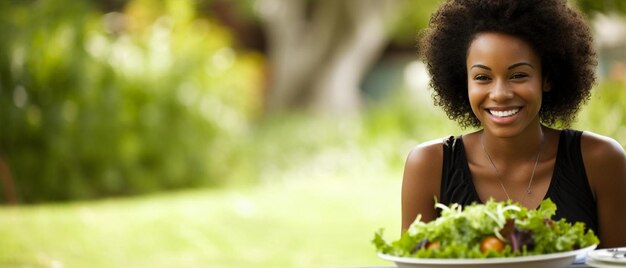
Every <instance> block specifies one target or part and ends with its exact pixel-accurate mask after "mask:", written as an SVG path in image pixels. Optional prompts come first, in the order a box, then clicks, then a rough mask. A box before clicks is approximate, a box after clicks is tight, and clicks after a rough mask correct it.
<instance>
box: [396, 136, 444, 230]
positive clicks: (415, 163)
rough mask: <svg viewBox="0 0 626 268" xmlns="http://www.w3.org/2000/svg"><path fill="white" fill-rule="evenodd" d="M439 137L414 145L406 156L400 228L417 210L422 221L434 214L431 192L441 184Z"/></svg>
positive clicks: (441, 157) (404, 225)
mask: <svg viewBox="0 0 626 268" xmlns="http://www.w3.org/2000/svg"><path fill="white" fill-rule="evenodd" d="M442 162H443V140H435V141H431V142H427V143H424V144H421V145H419V146H417V147H415V148H414V149H413V150H412V151H411V153H409V156H408V157H407V160H406V165H405V167H404V176H403V178H402V231H406V230H407V229H408V228H409V226H410V225H411V223H413V221H414V220H415V218H416V217H417V215H418V214H421V215H422V221H425V222H428V221H431V220H433V219H435V218H436V216H437V212H436V210H435V202H434V198H435V196H437V197H438V196H439V190H440V188H441V168H442V164H443V163H442Z"/></svg>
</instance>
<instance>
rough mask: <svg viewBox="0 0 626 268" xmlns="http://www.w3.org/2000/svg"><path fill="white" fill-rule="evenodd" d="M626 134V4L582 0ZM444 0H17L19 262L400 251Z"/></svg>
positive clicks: (195, 261) (219, 262) (438, 118)
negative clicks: (406, 188) (405, 175)
mask: <svg viewBox="0 0 626 268" xmlns="http://www.w3.org/2000/svg"><path fill="white" fill-rule="evenodd" d="M569 3H570V4H572V5H574V6H577V7H579V8H581V9H582V10H583V11H584V12H585V14H586V15H587V18H588V20H589V23H590V25H591V26H592V29H593V31H594V35H595V36H596V41H597V42H596V46H597V49H598V56H599V65H598V76H599V81H598V84H597V86H596V87H595V89H594V93H593V96H592V99H591V100H590V101H589V103H588V104H587V105H586V106H585V107H584V109H583V110H582V111H581V113H580V115H579V116H578V119H577V121H576V122H575V124H574V126H573V127H574V128H579V129H584V130H591V131H594V132H597V133H600V134H604V135H608V136H611V137H613V138H615V139H617V140H618V141H619V142H620V143H621V144H622V145H626V117H625V109H626V19H625V14H626V1H624V0H604V1H591V0H589V1H587V0H578V1H570V2H569ZM438 4H439V1H435V0H429V1H407V0H404V1H403V0H396V1H394V0H382V1H375V0H345V1H333V0H316V1H306V0H291V1H286V0H241V1H228V0H93V1H88V0H77V1H63V0H23V1H20V0H7V1H0V35H1V36H2V40H3V41H2V42H0V202H1V205H0V267H341V266H359V265H363V266H365V265H385V264H388V263H386V262H384V261H382V260H379V259H378V258H377V257H376V254H375V251H374V248H373V246H372V244H371V243H370V240H371V239H372V237H373V234H374V232H375V231H376V230H378V229H379V228H385V230H386V236H387V237H389V238H392V237H395V236H398V235H399V228H400V196H399V190H400V183H401V177H402V168H403V164H404V158H405V157H406V155H407V153H408V152H409V150H410V149H411V148H412V147H413V146H415V145H417V144H418V143H420V142H423V141H427V140H431V139H435V138H439V137H444V136H446V135H450V134H456V133H462V132H467V131H472V130H471V129H465V130H462V129H459V128H458V127H457V126H456V125H455V123H454V122H452V121H450V120H448V119H447V118H446V116H445V114H444V113H443V112H442V111H441V110H440V109H439V108H436V107H434V106H433V105H432V102H431V100H430V91H429V89H428V87H427V85H428V76H427V75H426V73H425V69H424V66H423V64H421V63H420V62H419V61H417V58H416V54H417V51H416V47H415V38H416V36H417V34H418V33H419V30H420V29H422V28H423V27H424V26H425V25H426V24H427V21H428V16H429V14H430V13H431V12H432V11H433V10H434V8H435V7H436V6H437V5H438Z"/></svg>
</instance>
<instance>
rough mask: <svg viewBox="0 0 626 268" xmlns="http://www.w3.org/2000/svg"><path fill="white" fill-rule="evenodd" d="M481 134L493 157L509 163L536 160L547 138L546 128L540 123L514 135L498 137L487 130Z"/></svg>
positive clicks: (486, 147)
mask: <svg viewBox="0 0 626 268" xmlns="http://www.w3.org/2000/svg"><path fill="white" fill-rule="evenodd" d="M481 136H482V137H481V139H482V143H483V144H484V146H485V149H486V150H487V151H488V152H489V154H490V155H491V157H493V158H494V159H498V160H499V161H503V162H508V163H514V162H517V161H528V160H529V159H533V160H534V159H535V158H536V156H537V153H538V152H539V151H540V150H541V147H542V145H543V143H544V139H545V136H544V129H543V127H542V126H541V125H539V124H537V127H534V128H529V129H527V130H526V131H524V132H523V133H520V134H519V135H516V136H514V137H497V136H495V135H493V133H490V132H489V131H486V130H483V131H482V133H481ZM499 161H498V162H499Z"/></svg>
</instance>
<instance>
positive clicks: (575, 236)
mask: <svg viewBox="0 0 626 268" xmlns="http://www.w3.org/2000/svg"><path fill="white" fill-rule="evenodd" d="M435 206H436V207H437V208H439V209H440V210H441V216H440V217H438V218H437V219H435V220H433V221H430V222H428V223H425V222H423V221H421V215H418V217H417V219H416V220H415V221H414V222H413V223H412V224H411V226H410V227H409V229H408V230H407V231H406V232H404V233H402V235H401V237H400V239H398V240H397V241H394V242H392V243H388V242H387V241H385V239H384V238H383V229H380V230H379V231H378V232H376V233H375V235H374V239H373V240H372V243H373V244H374V245H375V246H376V249H377V251H378V252H381V253H384V254H389V255H394V256H400V257H417V258H491V257H513V256H527V255H538V254H547V253H554V252H563V251H569V250H575V249H579V248H584V247H587V246H591V245H595V244H598V243H599V240H598V238H597V236H596V235H595V234H594V233H593V230H588V231H586V230H585V224H584V223H581V222H576V223H574V224H571V223H569V222H567V221H566V220H565V219H561V220H558V221H555V220H552V219H551V217H552V216H553V215H554V214H555V212H556V205H555V204H554V203H553V202H552V201H551V200H550V199H546V200H544V201H542V202H541V205H540V206H539V208H538V209H536V210H529V209H527V208H525V207H523V206H520V205H519V204H517V203H513V202H512V201H510V200H509V201H505V202H497V201H494V200H489V201H487V202H486V203H485V204H475V203H474V204H472V205H469V206H465V208H463V207H462V206H460V205H458V204H452V205H450V206H449V207H448V206H445V205H443V204H440V203H437V204H436V205H435ZM487 237H490V238H491V239H492V241H493V239H494V238H497V240H496V241H500V242H501V243H502V245H503V247H502V248H501V249H499V250H485V249H484V248H482V250H481V244H482V243H484V241H485V239H486V238H487Z"/></svg>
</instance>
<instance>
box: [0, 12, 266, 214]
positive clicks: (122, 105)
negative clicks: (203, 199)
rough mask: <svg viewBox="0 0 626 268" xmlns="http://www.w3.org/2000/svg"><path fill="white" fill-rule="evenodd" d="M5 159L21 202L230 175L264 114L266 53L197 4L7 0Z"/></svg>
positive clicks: (1, 116) (1, 65) (1, 69)
mask: <svg viewBox="0 0 626 268" xmlns="http://www.w3.org/2000/svg"><path fill="white" fill-rule="evenodd" d="M0 32H1V33H2V35H3V37H4V41H3V42H0V122H1V130H0V155H1V154H4V155H5V156H6V159H7V160H6V161H7V162H8V164H9V166H10V167H11V169H12V173H13V177H14V180H15V184H16V188H17V189H16V190H17V191H18V196H19V198H20V201H22V202H38V201H44V200H67V199H83V198H94V197H100V196H110V195H124V194H135V193H146V192H152V191H156V190H158V189H172V188H180V187H189V186H196V185H211V184H217V183H219V182H220V181H223V180H225V179H227V178H226V177H225V176H226V175H227V174H228V172H229V170H228V167H227V166H224V165H223V163H222V158H223V157H228V155H229V154H230V153H231V147H230V144H231V143H232V140H233V139H237V137H238V136H244V135H246V133H247V131H248V127H249V123H250V120H251V119H252V118H253V117H254V116H255V114H258V110H259V108H260V103H259V101H260V97H259V94H261V92H260V85H261V84H262V75H261V73H260V70H261V68H260V65H261V64H262V61H261V57H260V56H258V55H255V54H250V53H243V52H239V51H235V50H234V49H233V48H231V43H232V38H231V36H230V35H229V33H228V31H227V30H226V29H224V28H222V27H221V26H219V25H218V24H216V23H215V22H214V21H211V20H210V19H204V18H200V17H198V16H197V15H196V14H195V7H194V1H191V0H189V1H183V0H169V1H151V0H136V1H129V2H128V3H127V4H126V6H125V8H124V11H123V13H109V14H101V13H99V12H98V11H97V9H96V8H95V7H94V6H92V1H87V0H83V1H63V0H46V1H43V0H42V1H2V2H1V3H0Z"/></svg>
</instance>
